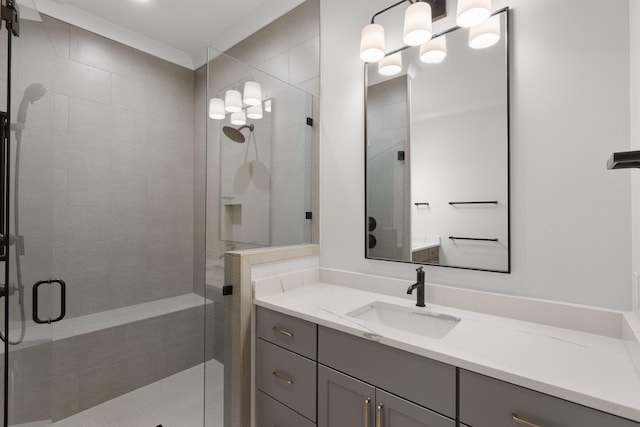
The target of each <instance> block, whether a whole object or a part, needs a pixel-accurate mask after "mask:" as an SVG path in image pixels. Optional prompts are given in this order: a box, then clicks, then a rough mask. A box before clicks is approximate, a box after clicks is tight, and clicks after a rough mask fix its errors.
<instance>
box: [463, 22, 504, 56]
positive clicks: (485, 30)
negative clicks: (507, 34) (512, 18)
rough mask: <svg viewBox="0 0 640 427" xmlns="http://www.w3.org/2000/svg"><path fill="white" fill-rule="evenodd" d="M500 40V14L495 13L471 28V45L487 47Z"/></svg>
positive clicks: (474, 47) (478, 47)
mask: <svg viewBox="0 0 640 427" xmlns="http://www.w3.org/2000/svg"><path fill="white" fill-rule="evenodd" d="M499 41H500V16H498V15H494V16H492V17H491V18H489V19H487V20H486V21H484V22H483V23H482V24H479V25H476V26H475V27H471V28H470V29H469V47H470V48H472V49H485V48H487V47H491V46H493V45H494V44H496V43H498V42H499Z"/></svg>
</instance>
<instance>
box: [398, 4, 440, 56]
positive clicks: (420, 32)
mask: <svg viewBox="0 0 640 427" xmlns="http://www.w3.org/2000/svg"><path fill="white" fill-rule="evenodd" d="M432 34H433V31H432V25H431V5H429V3H427V2H422V1H419V2H416V3H413V4H412V5H411V6H409V7H408V8H407V10H406V11H405V13H404V38H403V40H404V42H405V44H407V45H409V46H418V45H421V44H423V43H426V42H428V41H429V39H431V36H432Z"/></svg>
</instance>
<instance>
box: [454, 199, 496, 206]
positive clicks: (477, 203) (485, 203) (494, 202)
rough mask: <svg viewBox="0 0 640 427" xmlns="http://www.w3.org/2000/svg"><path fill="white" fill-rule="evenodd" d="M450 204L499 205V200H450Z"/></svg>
mask: <svg viewBox="0 0 640 427" xmlns="http://www.w3.org/2000/svg"><path fill="white" fill-rule="evenodd" d="M449 204H450V205H497V204H498V201H497V200H491V201H489V202H449Z"/></svg>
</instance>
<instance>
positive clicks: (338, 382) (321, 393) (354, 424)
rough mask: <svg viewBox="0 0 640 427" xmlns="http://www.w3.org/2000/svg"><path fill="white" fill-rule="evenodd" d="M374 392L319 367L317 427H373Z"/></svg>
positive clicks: (361, 384) (354, 381) (349, 378)
mask: <svg viewBox="0 0 640 427" xmlns="http://www.w3.org/2000/svg"><path fill="white" fill-rule="evenodd" d="M375 397H376V396H375V388H374V387H372V386H370V385H369V384H366V383H363V382H362V381H358V380H356V379H355V378H351V377H348V376H346V375H344V374H341V373H339V372H337V371H334V370H333V369H330V368H327V367H326V366H322V365H318V427H374V418H373V417H374V411H373V409H374V406H375V405H374V403H375Z"/></svg>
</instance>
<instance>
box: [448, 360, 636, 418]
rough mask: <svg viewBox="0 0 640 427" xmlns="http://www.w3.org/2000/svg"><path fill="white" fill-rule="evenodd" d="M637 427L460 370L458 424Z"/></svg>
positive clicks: (544, 395) (581, 407)
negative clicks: (516, 419)
mask: <svg viewBox="0 0 640 427" xmlns="http://www.w3.org/2000/svg"><path fill="white" fill-rule="evenodd" d="M514 416H516V417H517V418H520V419H521V420H524V422H525V423H526V422H528V423H532V424H533V425H539V426H542V427H574V426H580V427H605V426H606V427H640V423H636V422H634V421H630V420H626V419H623V418H619V417H616V416H614V415H611V414H606V413H604V412H600V411H597V410H595V409H591V408H587V407H585V406H581V405H577V404H575V403H571V402H567V401H565V400H562V399H558V398H556V397H552V396H548V395H546V394H543V393H539V392H537V391H533V390H528V389H526V388H524V387H520V386H516V385H513V384H509V383H506V382H503V381H499V380H496V379H494V378H490V377H486V376H484V375H480V374H476V373H474V372H469V371H465V370H463V369H461V370H460V421H462V422H464V423H466V424H468V425H471V426H474V427H515V426H517V425H527V424H523V423H522V422H520V423H516V422H514V419H513V417H514Z"/></svg>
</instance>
